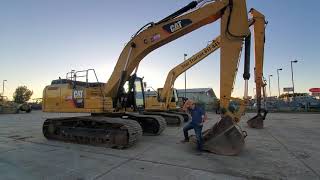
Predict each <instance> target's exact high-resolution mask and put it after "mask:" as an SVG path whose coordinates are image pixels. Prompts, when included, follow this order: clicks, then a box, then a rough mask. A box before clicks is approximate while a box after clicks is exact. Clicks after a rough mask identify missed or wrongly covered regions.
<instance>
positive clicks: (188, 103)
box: [183, 100, 195, 111]
mask: <svg viewBox="0 0 320 180" xmlns="http://www.w3.org/2000/svg"><path fill="white" fill-rule="evenodd" d="M194 108H195V102H193V101H192V100H187V101H186V102H185V103H184V105H183V110H184V111H187V110H190V109H194Z"/></svg>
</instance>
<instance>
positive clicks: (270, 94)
mask: <svg viewBox="0 0 320 180" xmlns="http://www.w3.org/2000/svg"><path fill="white" fill-rule="evenodd" d="M270 77H273V75H272V74H270V75H269V97H271V85H270V84H271V81H270Z"/></svg>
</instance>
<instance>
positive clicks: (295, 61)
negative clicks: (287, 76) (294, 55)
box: [290, 60, 298, 100]
mask: <svg viewBox="0 0 320 180" xmlns="http://www.w3.org/2000/svg"><path fill="white" fill-rule="evenodd" d="M297 62H298V60H294V61H290V64H291V80H292V92H293V95H292V97H293V100H294V81H293V67H292V63H297Z"/></svg>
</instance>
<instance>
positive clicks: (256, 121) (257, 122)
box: [247, 114, 264, 129]
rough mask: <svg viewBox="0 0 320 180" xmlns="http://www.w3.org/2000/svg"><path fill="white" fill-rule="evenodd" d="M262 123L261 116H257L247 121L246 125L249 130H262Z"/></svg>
mask: <svg viewBox="0 0 320 180" xmlns="http://www.w3.org/2000/svg"><path fill="white" fill-rule="evenodd" d="M263 121H264V118H263V116H262V115H261V114H257V115H256V116H254V117H253V118H251V119H249V120H248V121H247V124H248V126H249V127H250V128H255V129H263Z"/></svg>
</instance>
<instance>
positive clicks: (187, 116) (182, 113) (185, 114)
mask: <svg viewBox="0 0 320 180" xmlns="http://www.w3.org/2000/svg"><path fill="white" fill-rule="evenodd" d="M168 113H173V114H179V115H181V116H182V117H183V120H184V122H188V121H190V120H191V115H190V114H188V113H186V112H180V111H173V110H169V111H168Z"/></svg>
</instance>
